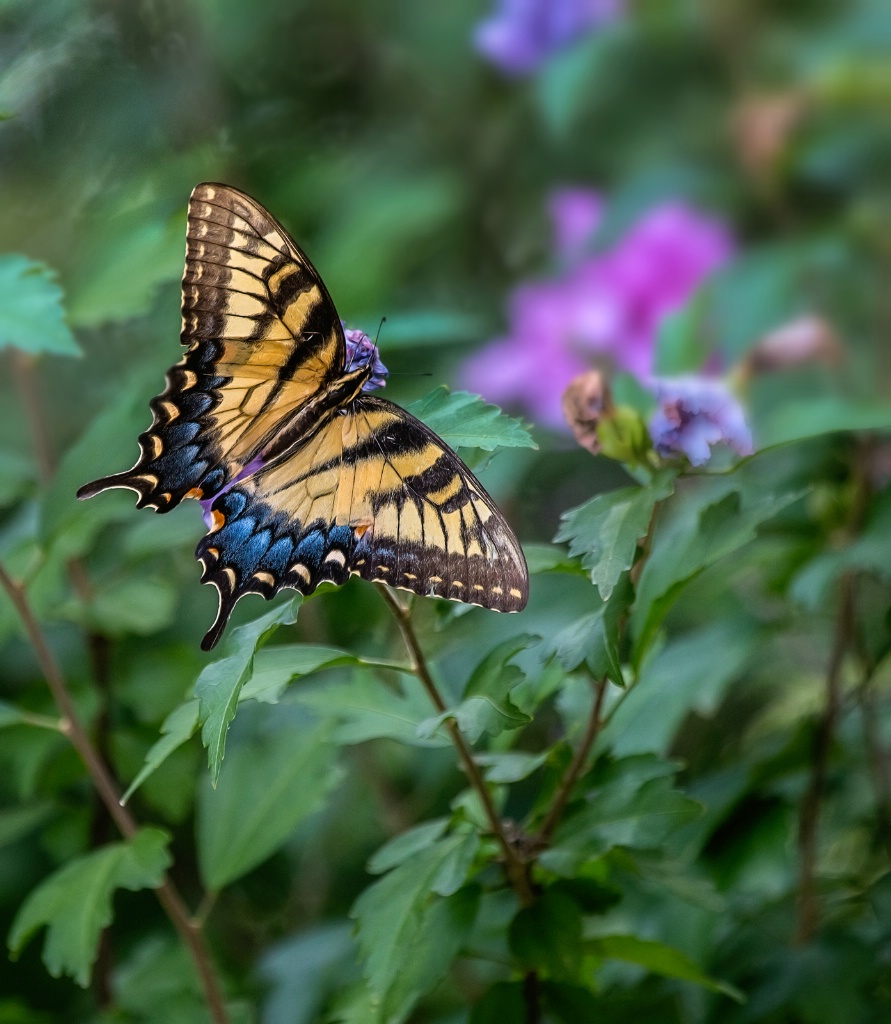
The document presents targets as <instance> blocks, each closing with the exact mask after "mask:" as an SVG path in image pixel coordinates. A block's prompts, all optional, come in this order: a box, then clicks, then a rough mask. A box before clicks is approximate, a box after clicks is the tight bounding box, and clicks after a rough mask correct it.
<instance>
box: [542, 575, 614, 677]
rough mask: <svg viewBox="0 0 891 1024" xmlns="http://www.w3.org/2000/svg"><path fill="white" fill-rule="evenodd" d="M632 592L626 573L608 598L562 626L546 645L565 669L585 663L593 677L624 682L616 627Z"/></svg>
mask: <svg viewBox="0 0 891 1024" xmlns="http://www.w3.org/2000/svg"><path fill="white" fill-rule="evenodd" d="M633 596H634V593H633V590H632V588H631V584H630V582H629V581H628V579H627V577H626V578H625V579H624V583H623V582H622V581H621V580H620V582H619V585H618V589H616V590H615V591H614V592H613V594H612V595H611V596H610V599H609V600H608V601H605V602H603V603H602V604H601V605H600V607H599V608H597V609H595V610H594V611H593V612H589V613H588V614H587V615H583V616H582V617H581V618H580V619H577V620H576V621H575V622H573V623H571V624H570V625H569V626H567V627H566V628H565V629H562V630H561V631H560V632H559V633H558V634H557V635H556V636H555V637H554V638H553V639H552V640H551V641H550V642H549V649H550V650H553V652H554V653H555V654H556V656H557V660H558V661H559V662H560V664H561V666H562V667H563V668H564V669H565V670H566V671H567V672H574V671H575V670H576V669H577V668H578V667H579V666H580V665H582V664H586V665H587V666H588V668H589V669H590V671H591V673H592V674H593V675H594V677H595V678H596V679H603V678H604V677H608V678H609V679H611V680H612V681H613V682H614V683H615V684H616V685H617V686H624V684H625V680H624V678H623V676H622V664H621V661H620V660H619V639H620V637H619V628H620V622H621V620H622V617H623V616H624V615H625V613H626V612H627V610H628V606H629V605H630V603H631V600H632V598H633Z"/></svg>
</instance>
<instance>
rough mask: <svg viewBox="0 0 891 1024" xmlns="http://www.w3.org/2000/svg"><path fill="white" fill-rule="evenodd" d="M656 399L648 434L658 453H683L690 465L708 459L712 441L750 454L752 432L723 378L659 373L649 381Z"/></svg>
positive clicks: (743, 453)
mask: <svg viewBox="0 0 891 1024" xmlns="http://www.w3.org/2000/svg"><path fill="white" fill-rule="evenodd" d="M649 383H650V388H651V389H652V391H653V392H654V393H655V395H656V397H657V398H658V400H659V408H658V409H657V410H656V411H655V412H654V413H653V416H652V418H651V419H650V437H651V438H652V439H653V445H654V447H655V449H656V451H657V452H658V453H659V454H660V455H668V456H671V455H686V457H687V458H688V459H689V460H690V463H691V464H692V465H694V466H701V465H703V464H704V463H706V462H708V460H709V457H710V456H711V450H712V448H713V447H714V446H715V445H716V444H726V445H728V446H729V447H730V448H732V449H733V450H734V451H735V452H736V453H737V454H738V455H751V454H752V450H753V449H752V432H751V430H749V426H748V424H747V423H746V419H745V416H744V414H743V410H742V406H741V405H740V404H739V402H738V401H737V399H736V397H735V396H734V395H733V394H732V393H731V392H730V390H729V389H728V387H727V385H726V384H724V382H723V381H720V380H716V379H714V378H712V379H710V378H708V377H663V378H661V379H655V380H652V381H650V382H649Z"/></svg>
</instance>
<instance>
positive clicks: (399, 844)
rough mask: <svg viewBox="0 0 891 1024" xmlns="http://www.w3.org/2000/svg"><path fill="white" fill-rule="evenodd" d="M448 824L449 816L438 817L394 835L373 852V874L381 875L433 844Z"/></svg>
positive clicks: (370, 862) (371, 867)
mask: <svg viewBox="0 0 891 1024" xmlns="http://www.w3.org/2000/svg"><path fill="white" fill-rule="evenodd" d="M448 825H449V819H448V818H437V819H436V820H435V821H425V822H424V823H423V824H421V825H415V827H414V828H410V829H407V830H406V831H405V832H402V833H400V835H398V836H394V837H393V838H392V839H390V840H389V841H388V842H386V843H384V845H383V846H382V847H381V848H380V849H379V850H377V851H376V852H375V853H374V854H372V856H371V857H370V858H369V861H368V870H369V871H370V872H371V874H373V875H380V874H383V872H384V871H389V870H390V869H391V868H395V867H397V866H398V865H399V864H401V863H402V862H403V861H405V860H408V858H409V857H413V856H414V855H415V854H416V853H420V851H421V850H426V849H427V847H428V846H432V845H433V844H434V843H435V842H436V840H437V839H439V838H440V836H441V835H442V834H443V832H445V830H446V829H447V828H448Z"/></svg>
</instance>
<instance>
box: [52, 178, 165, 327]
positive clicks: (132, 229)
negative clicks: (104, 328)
mask: <svg viewBox="0 0 891 1024" xmlns="http://www.w3.org/2000/svg"><path fill="white" fill-rule="evenodd" d="M133 198H134V197H128V199H130V200H131V202H132V199H133ZM165 214H166V210H165V209H162V208H161V204H158V203H156V202H154V201H151V202H148V203H146V202H141V203H138V205H131V206H129V208H124V209H120V210H111V209H108V206H107V205H106V208H105V209H104V210H102V211H101V219H100V216H99V215H98V211H97V215H96V216H95V217H94V219H93V223H101V224H102V231H101V233H97V234H96V237H95V239H94V240H92V239H91V240H88V244H87V245H86V246H85V250H84V252H83V253H82V255H81V259H80V260H79V261H78V263H77V265H76V270H75V272H74V274H73V275H72V277H71V287H70V292H71V299H70V303H69V308H70V311H71V322H72V323H73V324H76V325H78V326H84V327H95V326H96V325H98V324H102V323H106V322H107V321H109V320H130V319H132V318H133V317H135V316H139V315H140V314H141V313H143V312H145V310H146V309H147V308H148V306H149V303H150V302H151V301H152V299H153V298H154V295H155V292H156V291H157V288H158V285H159V284H161V283H162V282H164V281H174V280H176V279H177V278H178V277H179V276H180V274H181V273H182V247H183V231H184V226H183V225H184V219H183V217H182V215H181V213H180V212H179V211H177V213H176V216H172V217H171V216H165Z"/></svg>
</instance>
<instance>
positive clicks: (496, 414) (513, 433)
mask: <svg viewBox="0 0 891 1024" xmlns="http://www.w3.org/2000/svg"><path fill="white" fill-rule="evenodd" d="M408 411H409V412H410V413H411V414H412V415H413V416H417V417H418V419H419V420H422V421H423V422H424V423H426V424H427V426H428V427H430V429H431V430H432V431H433V432H434V433H436V434H438V435H439V436H440V437H441V438H442V439H443V441H445V443H446V444H447V445H449V447H451V448H481V449H482V450H483V451H487V452H491V451H494V450H495V449H496V448H538V445H537V444H536V443H535V441H533V440H532V437H531V435H530V434H529V431H528V430H526V429H525V427H523V426H522V424H521V423H520V421H519V420H516V419H514V418H513V417H511V416H506V415H505V414H504V413H503V412H502V411H501V410H500V409H499V408H498V406H497V405H489V403H488V402H485V401H483V399H482V398H480V397H479V395H471V394H470V393H469V392H467V391H449V389H448V388H447V387H445V386H442V387H438V388H436V389H435V390H434V391H431V392H429V394H427V395H425V396H424V397H423V398H421V399H419V400H418V401H417V402H414V403H413V404H412V405H410V406H409V407H408Z"/></svg>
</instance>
